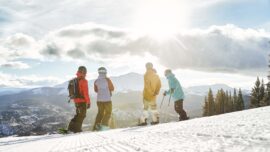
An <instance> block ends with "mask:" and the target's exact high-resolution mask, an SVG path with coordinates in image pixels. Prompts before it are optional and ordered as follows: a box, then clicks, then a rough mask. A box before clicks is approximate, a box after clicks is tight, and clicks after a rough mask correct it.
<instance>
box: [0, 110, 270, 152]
mask: <svg viewBox="0 0 270 152" xmlns="http://www.w3.org/2000/svg"><path fill="white" fill-rule="evenodd" d="M0 151H3V152H11V151H12V152H32V151H33V152H48V151H50V152H55V151H59V152H64V151H69V152H73V151H119V152H122V151H123V152H125V151H153V152H166V151H177V152H179V151H186V152H192V151H200V152H201V151H207V152H210V151H213V152H216V151H222V152H223V151H228V152H234V151H244V152H256V151H257V152H268V151H270V107H264V108H258V109H252V110H246V111H242V112H234V113H230V114H225V115H219V116H212V117H205V118H198V119H193V120H189V121H185V122H171V123H167V124H160V125H156V126H147V127H133V128H125V129H115V130H110V131H104V132H84V133H79V134H70V135H46V136H39V137H7V138H1V139H0Z"/></svg>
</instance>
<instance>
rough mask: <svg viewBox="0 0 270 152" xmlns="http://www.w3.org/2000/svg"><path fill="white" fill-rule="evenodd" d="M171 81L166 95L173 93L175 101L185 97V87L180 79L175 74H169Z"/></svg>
mask: <svg viewBox="0 0 270 152" xmlns="http://www.w3.org/2000/svg"><path fill="white" fill-rule="evenodd" d="M166 77H167V79H168V83H169V90H168V91H166V92H165V93H166V95H170V94H171V95H172V97H173V99H174V101H177V100H181V99H183V100H184V98H185V95H184V92H183V89H182V86H181V84H180V83H179V81H178V80H177V79H176V78H175V76H174V74H172V73H171V74H168V75H167V76H166Z"/></svg>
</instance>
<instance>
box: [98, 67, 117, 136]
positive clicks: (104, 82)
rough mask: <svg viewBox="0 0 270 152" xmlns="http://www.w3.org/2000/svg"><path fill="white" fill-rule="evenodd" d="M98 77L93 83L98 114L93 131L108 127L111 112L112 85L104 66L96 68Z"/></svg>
mask: <svg viewBox="0 0 270 152" xmlns="http://www.w3.org/2000/svg"><path fill="white" fill-rule="evenodd" d="M98 74H99V76H98V79H97V80H96V81H95V83H94V90H95V92H96V93H97V106H98V114H97V116H96V121H95V124H94V128H93V130H94V131H102V130H108V129H109V120H110V118H111V114H112V100H111V96H112V91H114V86H113V83H112V81H111V80H110V79H109V78H108V77H107V70H106V68H104V67H100V68H99V69H98Z"/></svg>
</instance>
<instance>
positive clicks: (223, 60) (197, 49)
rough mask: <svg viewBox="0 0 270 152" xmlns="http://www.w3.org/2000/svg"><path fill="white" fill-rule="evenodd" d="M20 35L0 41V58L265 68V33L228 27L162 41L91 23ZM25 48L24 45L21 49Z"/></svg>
mask: <svg viewBox="0 0 270 152" xmlns="http://www.w3.org/2000/svg"><path fill="white" fill-rule="evenodd" d="M21 37H23V38H24V39H22V38H21ZM21 37H18V36H15V38H8V40H2V42H4V43H2V44H1V43H0V47H3V48H4V49H5V50H6V51H5V52H6V53H4V56H10V57H11V58H13V59H18V58H23V57H26V58H27V57H28V58H40V59H51V58H54V59H57V60H59V59H62V60H75V61H76V60H86V61H89V60H92V61H93V60H94V61H101V62H108V64H110V63H112V62H113V63H114V64H116V63H117V62H118V61H117V59H118V58H121V59H122V58H123V57H125V56H126V57H132V56H139V57H144V56H145V54H146V53H148V54H150V55H152V56H154V57H156V58H157V59H158V61H159V63H161V64H162V65H163V66H165V67H168V68H172V69H193V70H199V71H208V72H209V71H210V72H224V73H241V74H249V75H254V74H256V73H258V72H262V71H264V70H266V68H267V56H268V53H269V50H270V44H269V43H268V42H269V40H270V33H268V32H266V31H264V30H256V29H242V28H239V27H237V26H234V25H225V26H211V27H209V28H208V29H191V30H189V31H185V32H182V33H177V34H175V35H172V36H171V37H166V38H163V39H162V40H160V39H159V38H155V37H151V36H149V35H143V34H138V33H136V32H134V31H132V30H131V29H129V30H128V29H119V28H112V27H108V26H103V25H97V24H93V23H85V24H77V25H72V26H68V27H64V28H62V29H59V30H55V31H52V32H50V33H49V34H47V35H46V36H44V38H42V39H41V40H34V39H33V38H31V37H30V36H25V35H24V36H23V35H21ZM9 41H12V42H13V43H8V42H9ZM0 42H1V41H0ZM25 46H30V47H26V48H29V49H25ZM0 58H1V57H0ZM0 60H1V59H0ZM2 60H3V59H2ZM121 64H123V63H122V62H121ZM126 64H128V60H127V63H126Z"/></svg>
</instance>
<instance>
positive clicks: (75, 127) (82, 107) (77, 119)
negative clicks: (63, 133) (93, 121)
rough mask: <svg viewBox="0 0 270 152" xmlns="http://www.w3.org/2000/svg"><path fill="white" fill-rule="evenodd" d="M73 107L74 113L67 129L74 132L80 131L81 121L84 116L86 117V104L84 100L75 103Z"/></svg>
mask: <svg viewBox="0 0 270 152" xmlns="http://www.w3.org/2000/svg"><path fill="white" fill-rule="evenodd" d="M75 107H76V114H75V116H74V117H73V118H72V119H71V121H70V123H69V125H68V130H69V131H72V132H74V133H76V132H82V123H83V120H84V118H85V117H86V111H87V106H86V103H85V102H83V103H75Z"/></svg>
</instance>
